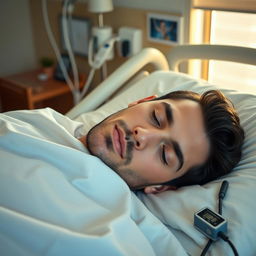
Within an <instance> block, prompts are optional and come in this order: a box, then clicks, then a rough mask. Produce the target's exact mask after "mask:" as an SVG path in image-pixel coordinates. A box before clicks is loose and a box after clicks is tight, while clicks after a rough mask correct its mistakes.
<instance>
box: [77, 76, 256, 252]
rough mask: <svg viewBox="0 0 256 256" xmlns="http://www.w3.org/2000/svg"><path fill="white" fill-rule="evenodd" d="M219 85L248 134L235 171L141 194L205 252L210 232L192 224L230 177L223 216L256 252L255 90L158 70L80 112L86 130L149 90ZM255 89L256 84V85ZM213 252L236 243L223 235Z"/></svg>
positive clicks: (185, 241) (238, 241) (241, 245)
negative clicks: (206, 234) (201, 182)
mask: <svg viewBox="0 0 256 256" xmlns="http://www.w3.org/2000/svg"><path fill="white" fill-rule="evenodd" d="M216 88H217V89H220V90H221V91H222V92H223V93H224V94H225V95H226V96H228V97H229V98H230V99H231V100H232V102H233V103H234V105H235V108H236V109H237V111H238V113H239V116H240V119H241V124H242V126H243V128H244V130H245V134H246V138H245V143H244V145H243V155H242V159H241V161H240V163H239V164H238V166H237V167H236V168H235V169H234V171H233V172H232V173H231V174H229V175H227V176H226V177H224V178H221V179H219V180H216V181H212V182H210V183H208V184H206V185H204V186H199V185H195V186H189V187H184V188H180V189H179V190H177V191H167V192H164V193H162V194H157V195H145V194H143V193H139V194H138V196H139V198H140V199H141V200H142V201H143V202H144V204H145V205H146V206H147V207H148V209H150V211H151V212H153V213H154V214H155V215H156V216H157V217H158V218H159V219H160V220H161V221H162V222H163V223H164V224H165V225H167V226H168V228H169V229H170V230H171V231H172V232H173V233H175V235H176V236H177V238H178V239H179V240H180V242H181V244H182V245H183V246H184V247H185V248H186V250H187V252H188V253H189V254H190V255H200V252H201V251H202V249H203V247H204V245H205V244H206V242H207V240H206V238H205V237H204V236H203V235H202V234H201V233H199V231H197V230H196V229H195V228H194V227H193V216H194V213H195V212H196V211H198V210H200V209H201V208H203V207H209V208H211V209H213V210H215V211H217V209H218V201H217V195H218V191H219V188H220V185H221V181H222V180H224V179H226V180H228V181H229V189H228V192H227V195H226V197H225V199H224V202H223V216H224V217H226V218H227V220H228V236H229V237H230V240H231V241H232V242H233V243H234V244H235V246H236V248H237V250H238V252H239V254H240V255H247V256H250V255H255V254H256V243H255V235H256V221H255V212H256V203H255V198H254V196H256V95H252V94H246V93H241V92H238V91H235V90H228V89H224V88H221V87H220V86H214V85H210V84H209V83H208V82H206V81H203V80H196V79H193V78H191V77H190V76H188V75H185V74H181V73H175V72H171V71H169V72H166V71H157V72H155V73H153V74H151V75H149V76H148V77H147V78H144V79H143V80H141V81H139V82H137V83H136V84H135V85H133V86H132V87H131V88H129V89H128V90H127V91H125V92H124V93H122V94H121V95H119V96H118V97H117V98H116V99H115V100H112V101H110V102H108V103H107V104H105V105H104V106H103V107H101V108H100V109H98V110H96V111H93V112H91V113H87V114H83V115H81V116H80V117H79V118H78V119H77V120H79V121H82V122H84V123H85V132H86V131H88V129H89V128H90V127H92V126H93V125H94V124H96V123H98V122H99V121H101V120H102V119H104V118H105V117H107V116H108V115H109V114H111V113H114V112H115V111H117V110H119V109H122V108H125V107H126V106H127V105H128V103H130V102H132V101H134V100H137V99H140V98H143V97H146V96H149V95H153V94H158V95H159V96H161V95H163V94H165V93H167V92H170V91H174V90H191V91H195V92H198V93H203V92H205V91H207V90H210V89H216ZM255 91H256V89H255ZM209 251H210V252H211V254H210V255H232V251H231V248H230V247H229V246H228V244H226V243H224V242H223V241H219V242H216V243H214V244H213V245H212V246H211V248H210V250H209Z"/></svg>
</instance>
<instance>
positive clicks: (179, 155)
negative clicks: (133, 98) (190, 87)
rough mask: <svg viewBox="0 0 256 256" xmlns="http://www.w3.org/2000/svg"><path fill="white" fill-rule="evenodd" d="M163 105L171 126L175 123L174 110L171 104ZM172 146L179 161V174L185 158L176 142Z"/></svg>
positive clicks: (164, 103) (163, 103)
mask: <svg viewBox="0 0 256 256" xmlns="http://www.w3.org/2000/svg"><path fill="white" fill-rule="evenodd" d="M162 105H163V107H164V110H165V115H166V119H167V122H168V124H169V125H171V124H172V123H173V112H172V108H171V106H170V104H168V103H166V102H162ZM171 143H172V146H173V149H174V152H175V154H176V156H177V158H178V160H179V167H178V168H177V170H176V172H178V171H179V170H180V169H181V168H182V166H183V164H184V157H183V154H182V151H181V149H180V145H179V144H178V143H177V142H176V141H172V142H171Z"/></svg>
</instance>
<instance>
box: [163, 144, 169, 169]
mask: <svg viewBox="0 0 256 256" xmlns="http://www.w3.org/2000/svg"><path fill="white" fill-rule="evenodd" d="M162 161H163V163H164V164H165V165H168V162H167V160H166V156H165V145H163V147H162Z"/></svg>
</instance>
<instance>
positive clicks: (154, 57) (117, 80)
mask: <svg viewBox="0 0 256 256" xmlns="http://www.w3.org/2000/svg"><path fill="white" fill-rule="evenodd" d="M149 63H150V64H152V65H153V66H154V69H155V70H169V66H168V62H167V59H166V57H165V56H164V55H163V54H162V53H161V52H160V51H159V50H157V49H154V48H144V49H143V50H142V51H141V52H140V53H139V54H137V55H135V56H133V57H131V58H130V59H128V60H127V61H126V62H125V63H124V64H122V65H121V66H120V67H119V68H118V69H116V70H115V72H113V73H112V74H111V75H110V76H109V77H108V78H107V79H105V80H104V81H103V82H102V83H100V84H99V85H98V86H97V87H96V88H95V89H94V90H93V91H92V92H91V93H89V95H88V96H86V97H85V98H84V99H83V100H82V101H81V102H80V103H79V104H77V105H76V106H75V107H74V108H73V109H71V110H70V111H69V112H68V113H67V114H66V115H67V116H68V117H70V118H72V119H74V118H76V117H77V116H78V115H80V114H82V113H86V112H89V111H92V110H94V109H96V108H97V107H99V106H100V105H101V104H102V103H103V102H104V101H106V100H107V99H108V98H109V97H110V96H111V95H112V94H113V93H114V92H115V91H116V90H117V89H119V88H121V87H122V86H123V85H124V83H125V82H126V81H128V80H129V79H130V78H131V77H133V76H134V75H135V74H136V73H137V72H138V71H140V69H141V68H143V67H144V66H145V65H147V64H149Z"/></svg>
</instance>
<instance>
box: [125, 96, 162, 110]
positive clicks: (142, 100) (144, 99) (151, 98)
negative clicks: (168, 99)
mask: <svg viewBox="0 0 256 256" xmlns="http://www.w3.org/2000/svg"><path fill="white" fill-rule="evenodd" d="M157 97H158V96H157V95H152V96H149V97H146V98H143V99H140V100H136V101H134V102H132V103H130V104H128V107H132V106H135V105H137V104H139V103H142V102H145V101H149V100H153V99H155V98H157Z"/></svg>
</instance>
